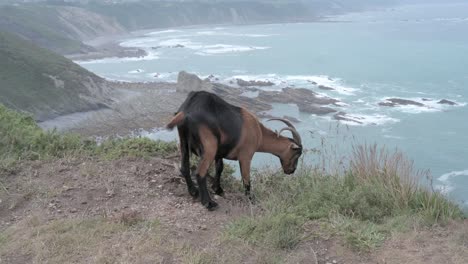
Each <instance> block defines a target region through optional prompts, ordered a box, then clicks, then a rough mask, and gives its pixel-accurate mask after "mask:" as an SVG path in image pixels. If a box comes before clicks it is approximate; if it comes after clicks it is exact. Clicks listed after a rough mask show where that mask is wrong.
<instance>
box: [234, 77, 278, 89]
mask: <svg viewBox="0 0 468 264" xmlns="http://www.w3.org/2000/svg"><path fill="white" fill-rule="evenodd" d="M237 85H239V86H240V87H248V86H273V85H275V84H274V83H272V82H270V81H255V80H253V81H245V80H242V79H237Z"/></svg>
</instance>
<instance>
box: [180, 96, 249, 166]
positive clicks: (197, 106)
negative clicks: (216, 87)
mask: <svg viewBox="0 0 468 264" xmlns="http://www.w3.org/2000/svg"><path fill="white" fill-rule="evenodd" d="M180 112H183V113H184V120H183V122H182V124H181V125H180V126H179V129H183V130H184V131H185V134H186V135H187V136H189V137H190V140H189V142H190V145H191V148H192V149H193V151H196V152H201V150H200V149H199V148H200V147H201V146H199V145H200V135H199V130H200V126H202V125H203V126H206V127H207V128H209V129H210V131H211V132H212V133H213V135H215V136H216V138H217V139H218V142H219V144H218V153H217V155H216V156H217V158H224V157H226V156H227V154H228V153H229V152H230V151H231V150H232V149H234V147H235V146H236V145H237V143H238V142H239V139H240V136H241V133H242V123H243V120H242V109H241V108H240V107H237V106H234V105H231V104H229V103H228V102H226V101H224V100H223V99H222V98H220V97H219V96H217V95H215V94H213V93H209V92H205V91H198V92H191V93H190V94H189V95H188V97H187V99H186V100H185V101H184V103H183V104H182V105H181V106H180V108H179V113H180Z"/></svg>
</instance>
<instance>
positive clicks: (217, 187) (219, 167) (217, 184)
mask: <svg viewBox="0 0 468 264" xmlns="http://www.w3.org/2000/svg"><path fill="white" fill-rule="evenodd" d="M223 169H224V163H223V159H217V160H216V175H215V178H214V183H213V186H212V187H213V191H214V192H215V193H216V194H217V195H223V194H224V190H223V188H221V174H222V173H223Z"/></svg>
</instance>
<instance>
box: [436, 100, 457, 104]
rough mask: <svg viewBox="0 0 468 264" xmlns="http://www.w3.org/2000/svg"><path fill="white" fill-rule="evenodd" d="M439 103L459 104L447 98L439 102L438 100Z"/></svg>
mask: <svg viewBox="0 0 468 264" xmlns="http://www.w3.org/2000/svg"><path fill="white" fill-rule="evenodd" d="M437 103H438V104H446V105H457V103H455V102H453V101H450V100H447V99H442V100H440V101H439V102H437Z"/></svg>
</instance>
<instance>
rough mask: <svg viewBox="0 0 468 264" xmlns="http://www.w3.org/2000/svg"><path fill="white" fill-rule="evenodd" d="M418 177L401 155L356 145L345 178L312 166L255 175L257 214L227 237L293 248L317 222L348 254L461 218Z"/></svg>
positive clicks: (456, 209)
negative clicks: (339, 238) (308, 225)
mask: <svg viewBox="0 0 468 264" xmlns="http://www.w3.org/2000/svg"><path fill="white" fill-rule="evenodd" d="M423 175H424V173H421V172H414V171H413V169H412V163H411V162H409V161H408V160H407V159H406V158H405V157H404V156H403V155H402V154H401V153H399V152H395V153H390V152H388V151H386V150H384V149H382V150H378V149H377V147H375V146H362V147H357V148H356V149H355V151H354V153H353V156H352V158H351V163H350V165H349V168H348V170H347V171H346V172H345V174H344V175H324V174H323V173H321V172H318V170H316V169H314V168H303V169H302V170H300V171H299V172H297V173H296V176H294V177H288V176H285V175H282V174H280V173H278V174H268V173H261V172H260V173H257V175H255V177H253V178H254V181H253V183H252V186H253V187H254V193H255V195H256V197H257V203H258V206H259V207H260V208H261V211H262V212H261V213H260V214H259V215H255V216H250V217H244V218H240V219H238V220H235V221H234V222H232V223H231V224H230V225H229V226H228V227H227V228H226V230H225V234H226V236H227V238H229V239H241V240H243V241H245V242H247V243H253V244H255V245H261V246H267V247H269V246H273V247H275V248H278V249H290V248H292V247H294V246H295V245H296V244H297V243H299V242H300V241H301V240H303V239H305V238H306V237H307V234H304V232H305V230H304V229H303V225H304V224H306V223H308V222H314V221H315V222H319V223H322V227H323V228H325V229H326V230H328V231H329V232H331V233H335V234H337V235H339V236H342V237H343V238H344V241H346V244H347V245H348V246H350V247H351V248H353V249H356V250H358V251H367V250H371V249H373V248H375V247H378V246H379V245H381V243H382V242H383V241H384V240H385V239H386V238H387V237H388V236H390V235H391V234H392V233H394V232H403V231H405V230H407V229H409V228H410V227H412V226H414V225H419V226H433V225H443V224H445V223H447V222H448V221H450V220H453V219H462V218H464V217H465V216H464V214H463V212H462V210H461V209H460V208H459V207H458V206H457V205H456V204H455V203H453V202H451V201H449V200H448V199H447V198H446V197H445V196H443V195H442V194H440V193H438V192H434V191H431V190H429V189H428V188H426V187H425V186H422V185H420V184H419V180H418V177H421V176H423ZM310 235H313V234H310Z"/></svg>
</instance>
